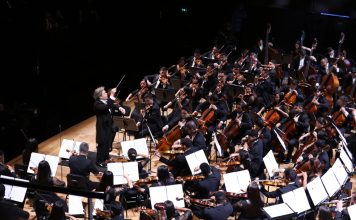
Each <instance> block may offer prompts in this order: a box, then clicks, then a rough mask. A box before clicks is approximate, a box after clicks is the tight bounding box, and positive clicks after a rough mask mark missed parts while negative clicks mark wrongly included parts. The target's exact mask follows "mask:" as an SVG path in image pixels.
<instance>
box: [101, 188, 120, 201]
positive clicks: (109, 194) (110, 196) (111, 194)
mask: <svg viewBox="0 0 356 220" xmlns="http://www.w3.org/2000/svg"><path fill="white" fill-rule="evenodd" d="M104 195H105V198H104V204H110V203H111V202H114V201H115V200H116V196H117V195H118V193H117V192H116V190H115V188H113V187H111V186H110V187H109V188H108V190H106V191H105V193H104Z"/></svg>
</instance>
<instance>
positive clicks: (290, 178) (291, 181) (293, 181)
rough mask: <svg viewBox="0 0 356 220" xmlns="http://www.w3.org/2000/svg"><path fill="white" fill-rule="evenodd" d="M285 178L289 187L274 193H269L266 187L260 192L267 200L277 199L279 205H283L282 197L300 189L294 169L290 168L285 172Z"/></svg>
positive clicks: (281, 188)
mask: <svg viewBox="0 0 356 220" xmlns="http://www.w3.org/2000/svg"><path fill="white" fill-rule="evenodd" d="M284 176H285V177H284V178H285V179H286V182H287V185H286V186H284V187H280V188H278V189H276V190H274V191H271V192H268V191H267V190H266V189H265V188H264V187H262V188H261V189H260V190H261V192H262V193H263V195H265V196H266V197H267V198H276V199H277V203H282V197H281V195H282V194H284V193H287V192H290V191H293V190H295V189H297V188H299V184H298V182H297V172H296V171H295V170H294V169H291V168H288V169H285V171H284Z"/></svg>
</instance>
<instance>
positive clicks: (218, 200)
mask: <svg viewBox="0 0 356 220" xmlns="http://www.w3.org/2000/svg"><path fill="white" fill-rule="evenodd" d="M225 198H226V196H225V193H224V192H220V191H219V192H217V193H215V200H216V203H217V204H221V203H223V202H225Z"/></svg>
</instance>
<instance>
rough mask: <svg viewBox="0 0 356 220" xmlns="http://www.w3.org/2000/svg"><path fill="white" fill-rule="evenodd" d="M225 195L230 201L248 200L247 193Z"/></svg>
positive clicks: (227, 193) (228, 193)
mask: <svg viewBox="0 0 356 220" xmlns="http://www.w3.org/2000/svg"><path fill="white" fill-rule="evenodd" d="M225 195H226V197H227V198H230V199H247V193H233V192H226V193H225Z"/></svg>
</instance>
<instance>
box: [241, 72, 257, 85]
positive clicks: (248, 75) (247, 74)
mask: <svg viewBox="0 0 356 220" xmlns="http://www.w3.org/2000/svg"><path fill="white" fill-rule="evenodd" d="M242 74H243V75H244V77H245V79H246V80H245V82H244V84H246V85H247V84H249V83H254V82H255V75H254V74H253V73H250V72H243V73H242Z"/></svg>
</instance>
